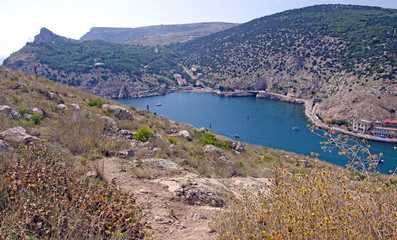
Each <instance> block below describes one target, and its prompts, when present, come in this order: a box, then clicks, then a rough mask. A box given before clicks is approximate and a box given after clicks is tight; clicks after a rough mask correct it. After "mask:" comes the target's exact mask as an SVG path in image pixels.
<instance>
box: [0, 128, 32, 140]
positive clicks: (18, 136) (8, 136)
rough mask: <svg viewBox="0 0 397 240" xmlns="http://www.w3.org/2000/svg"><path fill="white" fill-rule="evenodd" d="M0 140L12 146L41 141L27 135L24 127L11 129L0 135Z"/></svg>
mask: <svg viewBox="0 0 397 240" xmlns="http://www.w3.org/2000/svg"><path fill="white" fill-rule="evenodd" d="M0 138H2V139H3V140H4V141H5V142H7V143H10V144H20V143H23V144H27V143H29V142H31V141H34V140H39V139H38V138H37V137H33V136H31V135H29V134H27V133H26V130H25V129H24V128H23V127H14V128H10V129H8V130H6V131H4V132H2V133H0Z"/></svg>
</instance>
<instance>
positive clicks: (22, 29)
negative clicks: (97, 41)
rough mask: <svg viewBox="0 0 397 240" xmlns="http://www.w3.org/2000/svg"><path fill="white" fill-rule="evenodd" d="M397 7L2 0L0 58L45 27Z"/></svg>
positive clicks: (74, 31)
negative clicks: (319, 8)
mask: <svg viewBox="0 0 397 240" xmlns="http://www.w3.org/2000/svg"><path fill="white" fill-rule="evenodd" d="M337 3H338V4H353V5H366V6H379V7H384V8H394V9H396V8H397V0H345V1H339V0H111V1H109V0H0V33H1V37H0V64H1V63H2V59H3V58H5V57H7V56H9V55H10V54H12V53H13V52H15V51H18V50H19V49H21V48H22V47H23V46H24V45H25V44H26V42H28V41H32V40H33V39H34V36H35V35H37V34H38V33H39V32H40V29H41V28H42V27H46V28H48V29H49V30H51V31H52V32H54V33H55V34H58V35H61V36H64V37H68V38H73V39H79V38H80V37H81V36H83V35H84V34H85V33H87V32H88V31H89V30H90V28H91V27H142V26H150V25H160V24H183V23H196V22H214V21H217V22H233V23H244V22H248V21H250V20H253V19H255V18H259V17H263V16H267V15H271V14H274V13H277V12H282V11H285V10H289V9H294V8H301V7H306V6H312V5H317V4H337Z"/></svg>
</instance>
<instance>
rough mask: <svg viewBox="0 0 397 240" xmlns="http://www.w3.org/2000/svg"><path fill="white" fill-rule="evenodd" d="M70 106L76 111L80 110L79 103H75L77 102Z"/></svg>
mask: <svg viewBox="0 0 397 240" xmlns="http://www.w3.org/2000/svg"><path fill="white" fill-rule="evenodd" d="M70 106H71V107H72V108H73V109H74V110H76V111H80V110H81V108H80V106H79V104H77V103H72V104H71V105H70Z"/></svg>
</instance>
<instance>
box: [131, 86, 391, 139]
mask: <svg viewBox="0 0 397 240" xmlns="http://www.w3.org/2000/svg"><path fill="white" fill-rule="evenodd" d="M173 92H208V93H214V94H217V95H218V96H221V97H256V98H264V99H270V100H277V101H282V102H287V103H294V104H304V107H305V111H304V113H305V116H306V118H307V119H308V120H309V122H311V123H312V124H314V125H315V126H316V127H318V128H321V129H326V130H331V131H335V132H338V133H342V134H346V135H349V136H353V137H356V138H360V139H367V140H371V141H376V142H383V143H397V139H394V138H391V139H390V138H380V137H376V136H371V135H364V134H360V133H353V132H350V131H346V130H344V129H341V128H338V127H334V126H332V127H329V126H328V125H326V124H324V123H323V122H321V121H320V119H319V118H318V117H317V116H316V115H315V114H314V109H315V108H316V106H317V105H316V104H313V99H310V100H308V99H303V98H295V97H290V96H285V95H283V94H279V93H274V92H268V91H263V90H262V91H243V90H239V91H233V92H221V91H219V90H214V89H211V88H201V89H192V90H184V89H172V90H171V89H170V90H168V91H165V92H162V93H157V95H156V94H153V95H151V96H159V95H165V94H168V93H173ZM140 97H145V96H140ZM138 98H139V97H138Z"/></svg>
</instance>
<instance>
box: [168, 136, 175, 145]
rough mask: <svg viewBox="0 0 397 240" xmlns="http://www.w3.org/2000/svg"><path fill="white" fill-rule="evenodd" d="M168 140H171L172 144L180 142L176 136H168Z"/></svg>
mask: <svg viewBox="0 0 397 240" xmlns="http://www.w3.org/2000/svg"><path fill="white" fill-rule="evenodd" d="M167 140H168V142H170V143H171V144H174V145H176V144H177V143H178V141H177V139H176V138H175V137H171V136H169V137H167Z"/></svg>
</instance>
